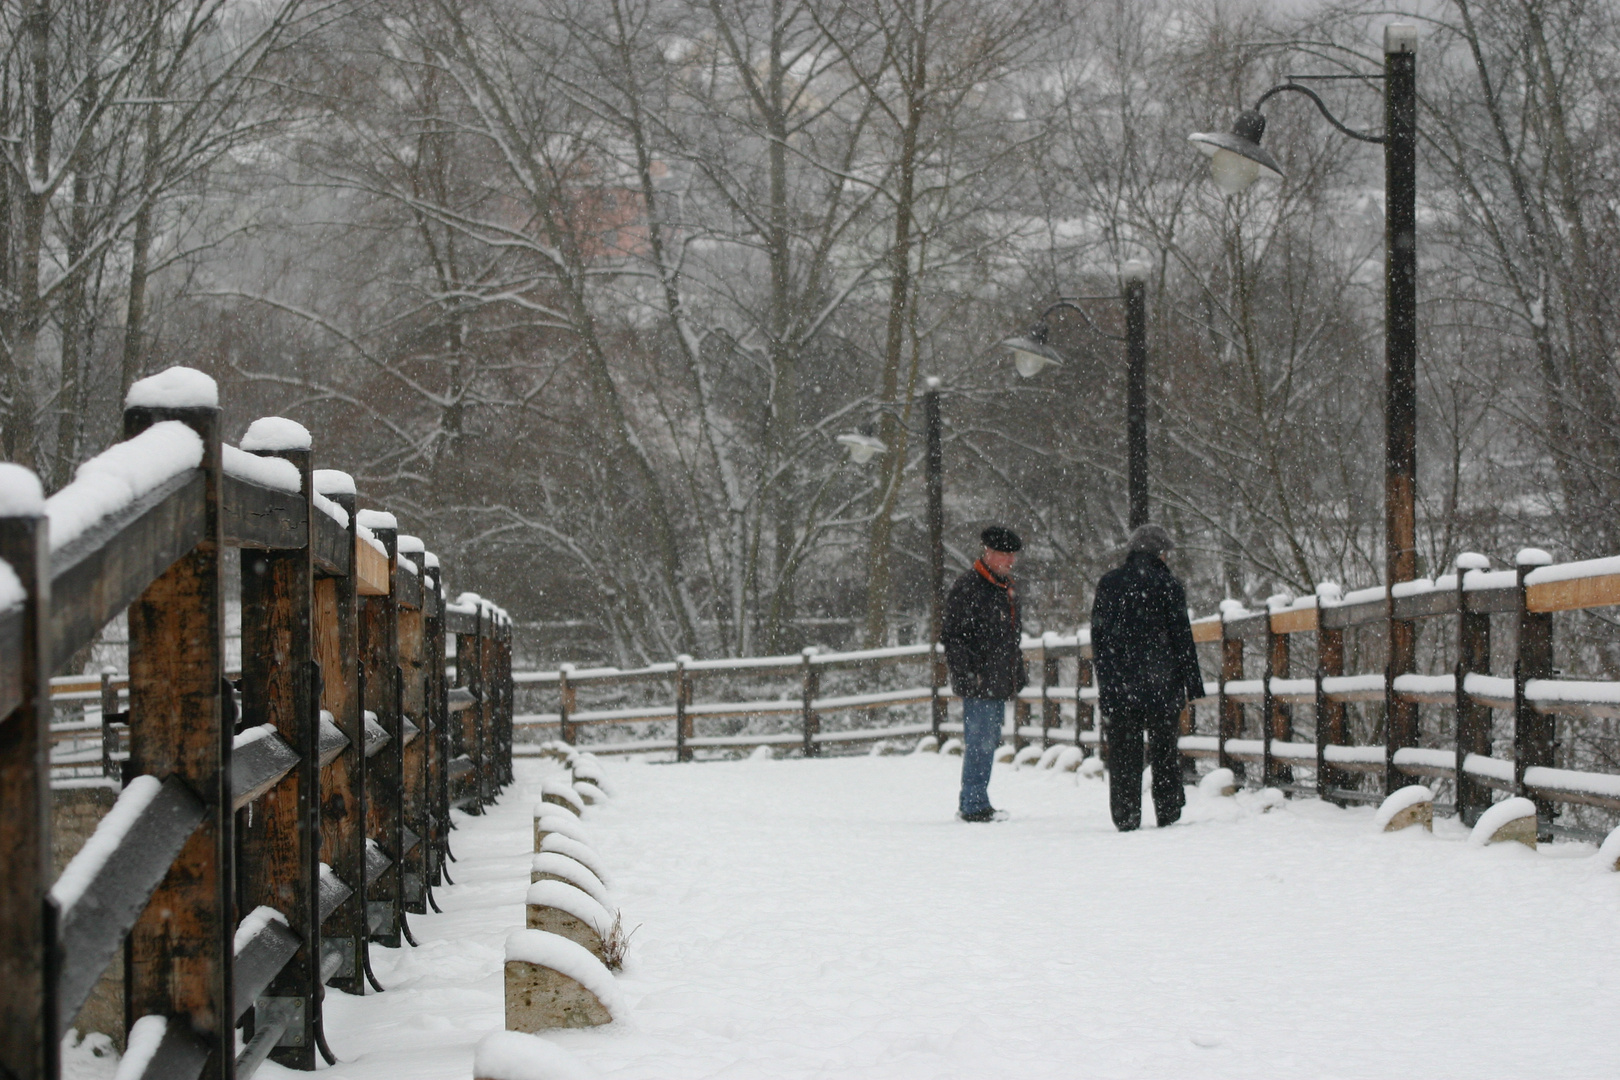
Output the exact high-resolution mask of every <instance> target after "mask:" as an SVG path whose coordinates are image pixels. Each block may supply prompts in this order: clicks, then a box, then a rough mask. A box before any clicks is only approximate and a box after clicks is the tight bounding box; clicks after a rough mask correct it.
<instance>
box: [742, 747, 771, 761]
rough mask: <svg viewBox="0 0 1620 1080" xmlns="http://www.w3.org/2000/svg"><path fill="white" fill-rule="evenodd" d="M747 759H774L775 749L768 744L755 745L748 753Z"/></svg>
mask: <svg viewBox="0 0 1620 1080" xmlns="http://www.w3.org/2000/svg"><path fill="white" fill-rule="evenodd" d="M748 760H749V761H775V760H776V751H775V750H772V749H771V748H770V747H769V746H756V747H754V752H753V753H751V754H749V755H748Z"/></svg>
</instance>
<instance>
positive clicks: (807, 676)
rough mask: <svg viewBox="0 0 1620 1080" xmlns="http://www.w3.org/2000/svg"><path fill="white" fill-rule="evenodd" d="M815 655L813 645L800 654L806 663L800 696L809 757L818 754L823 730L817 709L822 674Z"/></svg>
mask: <svg viewBox="0 0 1620 1080" xmlns="http://www.w3.org/2000/svg"><path fill="white" fill-rule="evenodd" d="M815 655H816V648H815V646H813V645H810V646H806V647H805V649H804V651H803V652H801V653H800V654H799V656H800V657H801V659H802V663H803V664H804V681H803V683H802V684H801V686H800V691H799V696H800V701H801V702H802V706H801V709H800V712H801V722H802V724H803V728H804V756H805V757H807V758H813V757H815V756H816V753H817V748H816V733H817V732H818V731H820V730H821V717H819V716H817V715H816V710H815V703H816V697H817V696H818V695H819V694H820V693H821V674H820V672H818V671H816V669H815V666H814V665H813V664H812V662H811V661H812V658H813V657H814V656H815Z"/></svg>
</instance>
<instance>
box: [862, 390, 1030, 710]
mask: <svg viewBox="0 0 1620 1080" xmlns="http://www.w3.org/2000/svg"><path fill="white" fill-rule="evenodd" d="M1041 366H1043V367H1044V366H1045V364H1042V365H1041ZM923 385H924V387H925V389H924V390H923V423H924V428H925V432H926V436H925V437H926V439H927V443H926V450H925V453H924V458H923V478H924V483H925V485H926V487H927V492H928V603H929V606H928V633H929V638H928V640H929V641H930V642H933V643H935V644H938V643H939V641H940V634H941V632H942V630H943V629H944V621H945V450H944V444H943V432H942V427H943V422H942V420H941V418H940V411H939V388H940V381H939V379H937V378H935V377H933V376H929V377H928V379H926V380H925V381H924V384H923ZM896 419H897V420H898V419H899V418H898V417H896ZM902 426H904V424H903V422H902ZM907 430H911V429H910V428H907ZM837 441H838V442H839V443H840V444H841V445H842V446H843V447H844V449H845V450H847V451H848V452H849V459H850V460H851V461H853V462H854V463H855V464H857V465H865V464H866V463H867V462H869V461H871V460H872V458H873V457H875V456H877V455H878V454H886V453H888V451H889V448H888V447H887V446H886V445H884V443H883V441H882V440H881V439H878V438H875V437H873V436H871V435H862V434H853V433H852V434H848V435H840V436H838V439H837ZM946 678H947V676H946V671H945V662H944V660H943V659H942V658H941V657H938V656H936V657H935V659H934V665H933V668H932V708H931V710H930V712H931V720H932V725H933V731H934V738H935V739H936V740H937V739H938V738H939V736H940V725H941V724H943V723H944V722H945V710H946V707H947V703H946V699H945V698H944V697H943V696H941V695H940V692H939V690H940V687H941V686H943V685H945V681H946Z"/></svg>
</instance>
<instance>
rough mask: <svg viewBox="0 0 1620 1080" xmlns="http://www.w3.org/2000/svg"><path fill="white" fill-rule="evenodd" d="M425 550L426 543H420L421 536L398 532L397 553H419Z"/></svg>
mask: <svg viewBox="0 0 1620 1080" xmlns="http://www.w3.org/2000/svg"><path fill="white" fill-rule="evenodd" d="M426 550H427V545H426V544H424V543H422V538H421V537H419V536H406V535H405V534H403V533H402V534H400V537H399V553H400V554H401V555H420V554H422V553H423V552H425V551H426Z"/></svg>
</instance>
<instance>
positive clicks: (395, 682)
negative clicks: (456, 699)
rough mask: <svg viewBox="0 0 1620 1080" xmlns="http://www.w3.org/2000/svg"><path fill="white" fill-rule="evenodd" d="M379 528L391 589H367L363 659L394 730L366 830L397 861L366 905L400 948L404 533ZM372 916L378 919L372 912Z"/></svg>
mask: <svg viewBox="0 0 1620 1080" xmlns="http://www.w3.org/2000/svg"><path fill="white" fill-rule="evenodd" d="M373 532H375V533H376V536H377V539H378V541H379V542H380V543H381V544H382V545H383V548H384V550H385V551H387V553H388V558H387V561H386V563H385V564H384V567H383V570H384V578H383V584H384V585H385V588H384V590H383V592H382V593H380V594H377V595H365V593H364V589H362V590H361V592H362V595H363V599H362V600H361V602H360V658H361V663H362V664H364V665H365V683H364V686H365V707H366V709H367V710H368V711H370V712H373V713H375V714H376V717H377V722H378V724H379V725H381V727H382V729H383V731H385V732H386V733H387V734H388V741H387V742H386V743H384V744H383V745H382V746H381V747H380V748H379V749H377V750H376V751H375V752H374V753H372V754H371V755H370V759H369V760H368V761H367V762H366V835H367V836H368V837H369V838H370V839H372V840H374V841H376V842H377V843H378V844H379V845H380V846H381V847H382V850H383V851H384V852H386V853H387V854H388V856H389V857H390V859H392V860H393V863H392V864H391V865H390V867H389V869H388V870H387V871H386V872H384V874H383V875H382V876H381V877H380V878H378V879H377V880H376V881H372V882H369V883H368V884H367V886H366V906H367V911H368V913H374V912H377V911H386V912H387V918H386V920H385V921H384V922H383V924H382V926H381V929H373V930H372V937H374V938H375V939H376V940H377V941H379V942H380V943H381V944H383V945H384V946H386V947H389V948H398V947H399V944H400V942H401V940H402V934H401V929H400V927H401V918H402V911H403V908H402V906H401V885H402V880H403V879H402V871H401V868H400V866H399V850H400V847H399V840H400V831H401V829H403V827H404V804H403V793H404V738H403V735H404V732H403V731H402V730H401V719H402V716H401V713H400V707H399V690H400V675H399V605H398V604H397V603H396V602H395V599H394V585H395V580H396V578H397V576H398V571H397V569H396V566H395V562H396V560H397V558H398V547H397V545H398V537H399V533H398V530H396V529H386V528H378V529H374V530H373ZM367 550H370V551H372V553H373V554H375V550H376V549H374V548H372V547H371V545H369V544H367V543H365V542H363V541H362V542H361V543H360V544H359V545H357V546H356V548H355V551H356V552H362V551H367ZM370 921H373V920H371V919H370V918H369V914H368V922H370Z"/></svg>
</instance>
